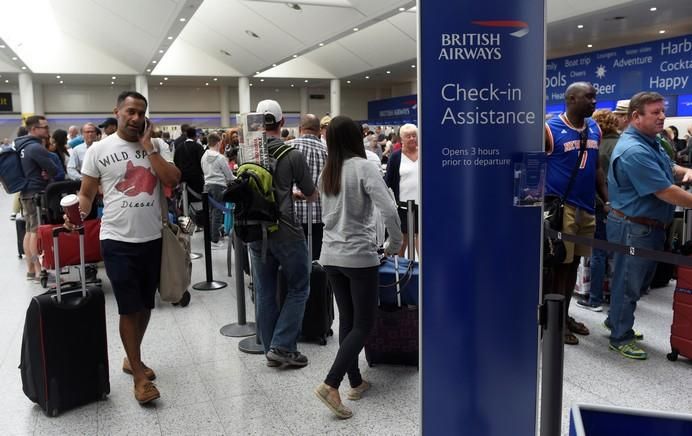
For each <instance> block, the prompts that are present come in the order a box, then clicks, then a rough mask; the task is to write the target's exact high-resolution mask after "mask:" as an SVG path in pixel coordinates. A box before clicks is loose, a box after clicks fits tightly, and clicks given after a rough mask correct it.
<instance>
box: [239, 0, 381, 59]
mask: <svg viewBox="0 0 692 436" xmlns="http://www.w3.org/2000/svg"><path fill="white" fill-rule="evenodd" d="M372 3H375V2H372ZM246 6H247V7H248V8H250V9H252V10H253V11H255V12H256V13H257V14H258V15H259V16H261V17H263V18H264V19H265V20H267V21H268V22H270V23H272V24H274V25H275V26H276V28H282V29H284V30H285V31H286V33H289V34H290V35H291V36H292V37H293V38H295V39H296V40H297V41H299V42H300V43H301V47H300V48H304V47H306V46H310V45H314V44H316V43H317V42H320V41H323V40H327V39H329V38H331V37H332V36H333V35H334V34H336V33H340V32H343V31H346V30H350V29H351V28H353V27H354V26H356V25H358V24H359V23H361V22H362V21H363V20H364V19H366V18H368V17H367V16H366V15H364V14H362V13H361V12H359V11H358V10H356V9H350V8H335V7H327V6H310V5H303V6H302V11H296V10H293V9H291V8H288V7H286V4H285V3H281V4H273V3H264V2H246ZM246 27H247V26H246ZM251 30H253V31H255V32H256V33H259V32H258V31H257V30H255V29H251ZM260 35H262V34H261V33H260ZM265 36H267V35H265Z"/></svg>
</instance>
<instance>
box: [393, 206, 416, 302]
mask: <svg viewBox="0 0 692 436" xmlns="http://www.w3.org/2000/svg"><path fill="white" fill-rule="evenodd" d="M415 207H416V202H415V201H414V200H408V201H406V216H407V218H408V219H407V220H406V221H407V223H406V231H407V233H408V253H409V261H408V262H409V264H408V265H409V268H411V267H412V265H413V261H414V260H415V259H416V235H415V231H416V223H415V221H414V219H415V210H414V209H415ZM394 277H395V278H396V304H397V306H399V307H401V283H400V280H399V256H397V255H394ZM407 284H408V281H407Z"/></svg>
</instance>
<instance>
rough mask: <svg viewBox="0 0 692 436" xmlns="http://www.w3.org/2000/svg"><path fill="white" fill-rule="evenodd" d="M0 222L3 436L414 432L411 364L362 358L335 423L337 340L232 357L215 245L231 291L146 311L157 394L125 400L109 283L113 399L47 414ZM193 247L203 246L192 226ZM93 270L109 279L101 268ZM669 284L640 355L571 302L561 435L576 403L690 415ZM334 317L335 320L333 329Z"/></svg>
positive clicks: (8, 229)
mask: <svg viewBox="0 0 692 436" xmlns="http://www.w3.org/2000/svg"><path fill="white" fill-rule="evenodd" d="M9 209H10V198H9V197H8V196H7V195H5V194H0V211H9ZM2 213H3V214H4V213H5V212H2ZM0 222H4V224H2V225H0V250H2V252H3V253H5V256H4V259H3V261H2V263H0V277H2V286H1V287H0V289H1V290H0V293H1V294H2V298H1V299H0V301H2V303H1V304H0V434H3V435H5V434H8V435H30V434H33V435H125V434H132V435H138V436H139V435H217V434H218V435H221V434H225V435H316V434H326V435H369V436H375V435H377V436H379V435H415V434H417V433H418V432H419V430H418V428H419V423H420V416H419V411H418V407H419V373H418V371H417V370H416V369H415V368H406V367H391V366H382V367H375V368H368V367H367V364H366V363H365V360H364V357H363V355H362V354H361V364H362V369H363V371H364V375H365V377H366V378H367V379H368V380H370V381H371V382H372V383H373V389H372V391H371V392H369V393H368V394H367V396H366V397H365V398H363V400H361V401H359V402H352V401H348V400H346V404H347V405H349V406H350V407H352V408H353V410H354V413H355V415H354V417H353V418H352V419H349V420H345V421H340V420H337V419H336V418H335V417H333V416H332V414H331V413H330V412H329V411H328V410H327V409H326V408H325V407H324V406H323V405H322V404H321V403H320V402H319V401H318V400H317V399H316V398H315V397H314V395H313V394H312V389H313V388H314V387H315V386H316V385H317V384H318V383H319V382H320V381H321V380H322V379H323V377H324V376H325V374H326V372H327V370H328V368H329V366H330V364H331V361H332V359H333V357H334V355H335V352H336V340H335V339H334V338H330V340H329V343H328V345H327V346H324V347H323V346H319V345H317V344H301V349H302V351H303V352H304V353H305V354H306V355H307V356H308V357H309V359H310V364H309V366H307V367H306V368H304V369H298V370H277V369H273V368H268V367H266V366H265V364H264V358H263V357H262V356H259V355H250V354H245V353H242V352H240V351H239V350H238V342H239V339H236V338H227V337H225V336H222V335H221V334H220V333H219V329H220V328H221V327H222V326H223V325H226V324H228V323H230V322H234V321H236V320H237V309H236V293H235V285H234V279H233V278H230V277H227V276H226V263H225V251H214V252H213V255H212V257H213V265H214V276H215V278H216V279H218V280H224V281H227V282H228V284H229V286H228V287H227V288H224V289H221V290H218V291H212V292H200V291H193V292H192V293H193V297H192V302H191V303H190V306H188V307H187V308H176V307H173V306H171V305H169V304H165V303H164V304H159V305H158V306H157V309H156V310H155V311H154V312H153V315H152V320H151V324H150V328H149V331H148V333H147V336H146V337H145V342H144V346H143V349H144V358H145V361H146V362H147V364H148V365H150V366H151V367H152V368H154V369H155V370H156V372H157V376H158V378H157V385H158V386H159V388H160V390H161V394H162V397H161V399H160V400H158V401H156V403H155V404H154V405H151V406H148V407H140V406H139V405H138V404H137V403H136V402H135V401H134V399H133V397H132V389H131V380H130V377H129V376H127V375H125V374H123V373H122V372H121V371H120V368H121V364H122V357H123V355H124V352H123V348H122V345H121V343H120V340H119V336H118V332H117V315H116V313H117V312H116V306H115V301H114V299H113V296H112V293H111V290H110V287H109V285H108V282H107V280H105V281H104V290H105V291H106V304H107V308H106V311H107V316H108V338H109V358H110V369H111V374H110V381H111V394H110V395H109V396H108V399H107V400H106V401H103V402H98V403H94V404H91V405H88V406H85V407H81V408H79V409H76V410H72V411H68V412H65V413H63V414H62V415H61V416H59V417H57V418H47V417H46V416H45V415H44V414H43V413H42V412H41V410H40V409H39V408H38V407H37V406H35V405H33V403H31V402H30V401H29V400H28V399H26V397H25V396H24V394H23V393H22V390H21V381H20V377H19V370H18V369H17V365H18V363H19V346H20V342H21V331H22V327H23V323H24V312H25V309H26V307H27V304H28V301H29V299H30V298H31V297H32V296H33V295H36V294H38V293H40V292H42V291H43V289H42V288H41V287H40V285H37V284H32V283H30V282H27V281H26V280H25V279H24V271H25V267H24V263H23V261H20V260H18V259H17V256H16V254H15V231H14V223H13V222H11V221H5V220H4V219H3V220H2V221H0ZM193 249H194V251H202V249H201V234H199V233H198V234H196V235H195V238H194V241H193ZM193 263H194V271H193V282H199V281H202V280H203V279H204V277H205V274H204V261H203V259H200V260H195V261H193ZM99 275H100V276H101V277H102V278H104V279H105V273H104V272H103V269H102V268H101V269H100V270H99ZM246 279H247V277H246ZM671 283H672V282H671ZM672 290H673V288H672V284H671V286H670V287H668V288H664V289H659V290H654V291H652V292H651V294H650V295H648V296H646V297H644V298H643V300H642V302H641V303H640V305H639V307H638V309H637V314H636V315H637V323H636V324H637V328H638V329H639V330H641V331H642V332H643V333H644V334H645V341H644V342H643V343H642V345H643V346H644V347H645V348H646V349H647V351H649V353H650V358H649V360H647V361H644V362H635V361H631V360H627V359H624V358H622V357H620V356H619V355H617V354H616V353H614V352H612V351H609V350H608V348H607V344H608V341H607V336H606V331H605V330H604V329H603V328H602V327H600V324H601V322H602V321H603V319H604V317H605V315H604V313H593V312H589V311H585V310H582V309H579V308H576V306H575V307H573V309H572V310H571V314H572V316H574V317H576V318H577V319H578V320H580V321H583V322H585V323H586V324H587V326H588V327H589V328H590V329H591V335H590V336H587V337H580V340H581V344H580V345H578V346H575V347H567V348H566V349H565V382H564V401H563V433H564V434H566V430H567V425H568V424H567V417H568V414H567V413H568V407H569V405H570V404H572V403H573V402H586V403H596V404H613V405H619V406H630V407H639V408H648V409H658V410H668V411H678V412H692V398H691V396H690V395H689V393H690V392H692V377H691V375H692V364H691V363H690V361H688V360H686V359H684V358H681V359H680V360H679V361H678V362H674V363H673V362H668V361H667V360H666V358H665V354H666V353H668V351H669V345H668V344H669V336H668V332H669V329H670V322H671V317H672V313H671V310H670V307H671V298H672ZM246 298H247V302H248V310H247V316H248V318H249V319H252V318H253V306H252V305H251V303H250V300H249V293H247V295H246ZM337 316H338V314H337ZM337 323H338V319H337V321H336V322H335V325H334V328H335V329H336V328H337V325H338V324H337ZM345 387H346V384H344V388H345ZM344 392H345V391H344ZM344 397H345V395H344ZM450 434H455V433H454V432H453V431H450Z"/></svg>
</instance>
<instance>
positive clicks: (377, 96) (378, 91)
mask: <svg viewBox="0 0 692 436" xmlns="http://www.w3.org/2000/svg"><path fill="white" fill-rule="evenodd" d="M381 99H382V88H380V87H377V88H375V100H381Z"/></svg>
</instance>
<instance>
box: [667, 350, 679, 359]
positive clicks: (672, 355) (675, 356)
mask: <svg viewBox="0 0 692 436" xmlns="http://www.w3.org/2000/svg"><path fill="white" fill-rule="evenodd" d="M666 357H667V358H668V360H670V361H671V362H675V361H676V360H678V350H676V349H673V351H671V352H670V353H668V354H666Z"/></svg>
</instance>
